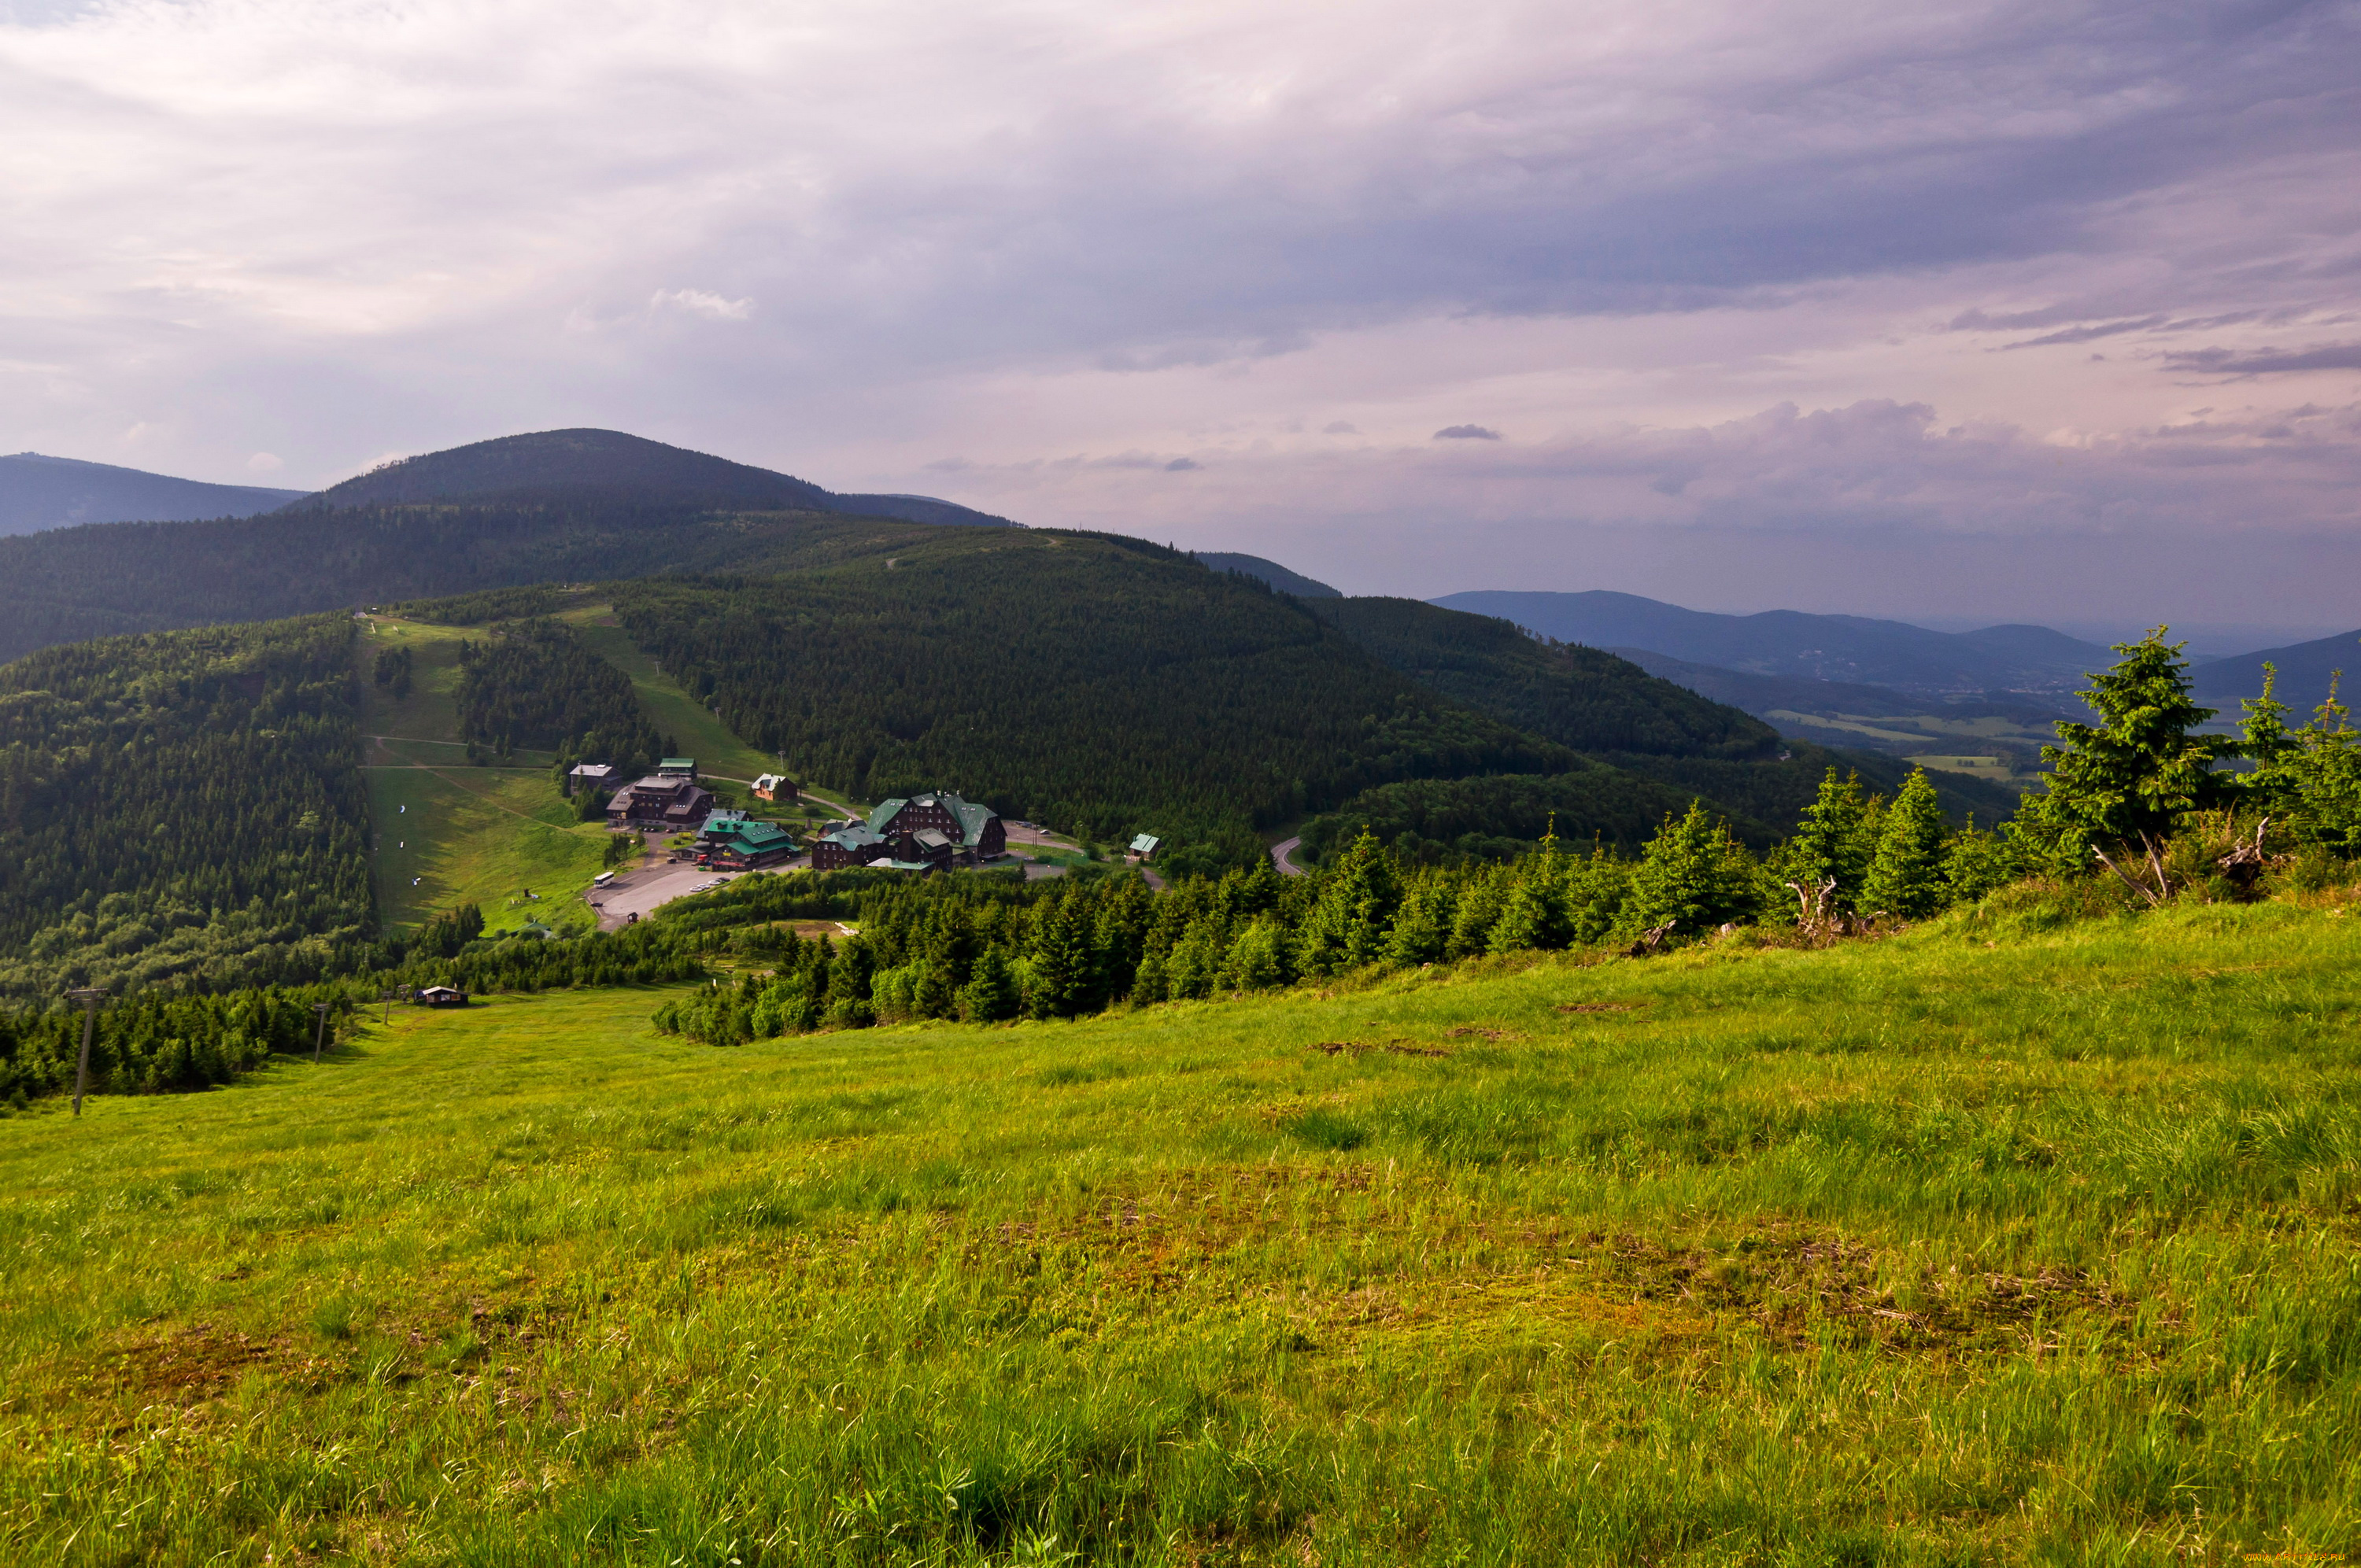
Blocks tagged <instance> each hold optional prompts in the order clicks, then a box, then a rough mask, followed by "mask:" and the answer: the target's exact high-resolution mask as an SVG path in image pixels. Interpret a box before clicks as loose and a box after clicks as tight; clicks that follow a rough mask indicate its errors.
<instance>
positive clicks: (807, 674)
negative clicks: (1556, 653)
mask: <svg viewBox="0 0 2361 1568" xmlns="http://www.w3.org/2000/svg"><path fill="white" fill-rule="evenodd" d="M614 595H615V597H614V603H615V608H616V610H617V612H618V613H619V614H620V616H621V618H622V620H623V624H624V625H625V626H626V627H627V628H628V629H629V630H631V634H632V635H633V636H634V637H635V638H636V639H637V640H638V641H639V642H640V643H641V644H642V646H643V647H645V648H647V649H648V651H649V652H651V653H653V654H654V655H655V656H656V657H657V658H659V659H660V660H661V661H662V662H663V663H664V669H665V670H666V671H667V672H668V673H669V674H672V675H674V676H675V678H677V679H679V680H680V681H681V682H682V683H683V684H684V685H687V686H688V687H689V689H690V690H691V691H692V692H694V693H695V694H696V695H697V696H700V697H705V698H708V699H709V700H711V701H712V702H713V703H715V704H716V705H717V706H718V707H719V710H720V712H721V715H722V718H724V720H725V721H726V722H727V723H728V724H729V725H730V728H731V729H734V730H736V731H737V733H738V734H740V735H741V736H742V737H744V739H745V740H747V741H748V742H749V743H750V744H752V745H753V746H755V747H758V748H760V749H762V750H764V751H774V752H783V753H785V755H786V756H787V758H788V759H789V760H790V763H791V765H792V766H794V767H796V768H798V769H801V770H803V771H804V772H806V773H808V774H809V775H810V776H811V777H812V778H813V779H815V780H816V781H817V782H818V783H821V784H828V785H830V786H832V787H835V788H839V789H843V790H846V791H849V792H851V793H852V794H855V795H864V796H868V797H877V796H883V795H894V794H899V793H904V792H907V791H912V790H917V789H921V788H926V787H929V786H938V785H939V786H940V787H943V788H947V789H957V790H961V791H963V792H965V793H967V794H969V795H972V796H973V797H975V798H979V799H983V800H985V801H988V802H990V803H991V804H992V805H993V806H994V807H996V808H997V809H999V810H1001V811H1002V812H1004V813H1006V814H1008V815H1011V816H1015V817H1027V818H1034V819H1041V820H1048V821H1052V822H1056V823H1059V824H1060V825H1061V826H1070V827H1072V828H1078V829H1080V830H1082V831H1083V832H1085V833H1087V834H1089V835H1091V836H1093V837H1098V838H1104V839H1114V838H1119V837H1122V836H1126V835H1128V834H1130V833H1134V832H1141V831H1145V832H1151V833H1157V834H1159V835H1162V836H1165V837H1169V838H1172V839H1175V840H1176V844H1175V852H1176V856H1177V860H1178V864H1179V865H1180V866H1185V865H1187V864H1188V863H1189V856H1190V855H1191V853H1192V852H1194V853H1202V855H1203V856H1204V857H1206V858H1207V863H1208V864H1218V863H1224V862H1226V861H1238V860H1245V859H1252V858H1255V857H1257V856H1258V855H1259V853H1260V845H1259V843H1258V841H1257V839H1255V837H1254V832H1253V830H1254V828H1257V827H1258V826H1261V825H1265V824H1268V823H1271V822H1276V821H1279V820H1281V819H1284V818H1286V817H1291V816H1293V815H1295V814H1297V813H1299V812H1301V811H1303V810H1306V809H1318V808H1320V807H1323V806H1329V805H1333V804H1335V803H1337V802H1340V801H1342V800H1345V799H1346V798H1348V797H1349V796H1351V795H1354V794H1355V793H1356V792H1357V791H1359V790H1361V789H1364V788H1367V787H1368V786H1369V785H1372V784H1383V783H1388V782H1390V781H1393V780H1398V779H1412V778H1455V777H1464V776H1468V775H1473V774H1484V773H1557V772H1563V771H1565V769H1568V768H1571V767H1575V766H1577V765H1578V764H1577V762H1576V758H1575V757H1574V756H1573V754H1572V753H1571V752H1570V751H1567V750H1565V748H1563V747H1560V746H1556V745H1554V744H1551V743H1550V742H1547V741H1544V740H1538V739H1536V738H1534V737H1532V736H1531V735H1528V734H1526V733H1524V732H1523V731H1521V730H1520V729H1516V728H1514V727H1512V726H1510V725H1509V724H1506V723H1503V722H1501V721H1500V720H1499V719H1497V718H1489V717H1487V716H1485V715H1482V714H1478V713H1476V712H1474V711H1472V710H1470V709H1468V708H1466V707H1462V706H1460V705H1458V704H1456V703H1454V702H1451V701H1448V700H1446V699H1444V698H1443V697H1440V696H1435V695H1434V694H1433V693H1431V692H1428V691H1426V690H1424V689H1423V688H1422V687H1420V686H1418V685H1415V684H1414V683H1412V682H1411V681H1409V680H1407V679H1405V678H1403V677H1402V676H1400V675H1399V674H1395V673H1394V672H1392V671H1390V670H1388V669H1387V668H1385V667H1384V666H1383V665H1382V664H1380V663H1378V662H1377V661H1376V660H1375V659H1373V658H1371V657H1369V656H1368V654H1367V653H1366V652H1363V651H1362V650H1361V649H1360V648H1358V647H1357V646H1356V645H1355V644H1354V643H1353V642H1352V641H1350V640H1348V639H1346V638H1345V637H1343V636H1342V635H1340V634H1338V633H1337V632H1336V631H1335V630H1333V629H1331V628H1329V627H1328V626H1327V625H1325V624H1324V623H1323V622H1322V621H1321V620H1319V619H1318V618H1317V617H1315V616H1313V615H1312V614H1311V613H1310V612H1309V611H1308V610H1306V609H1304V608H1303V607H1302V606H1301V604H1300V603H1298V602H1297V601H1294V600H1292V599H1289V598H1282V597H1280V596H1278V595H1274V594H1272V593H1271V592H1269V591H1268V589H1266V588H1264V587H1262V586H1261V585H1260V584H1258V583H1255V582H1253V581H1250V580H1246V579H1242V578H1240V577H1236V576H1228V575H1224V574H1217V573H1212V572H1208V571H1206V570H1204V569H1203V568H1202V567H1200V566H1197V565H1193V564H1192V563H1191V562H1189V561H1188V560H1187V559H1186V558H1185V557H1184V556H1181V555H1179V554H1175V553H1174V552H1171V551H1169V550H1166V549H1164V548H1163V547H1161V546H1159V545H1152V544H1147V543H1142V542H1139V541H1137V540H1124V539H1115V538H1109V537H1101V536H1093V535H1084V534H1071V533H1057V532H1049V531H1041V530H1034V531H1026V532H1016V531H1011V532H983V531H981V530H970V531H961V532H955V533H954V532H946V533H943V534H939V535H937V536H936V537H935V538H933V539H931V540H929V541H928V542H927V543H924V544H921V545H918V546H917V547H915V548H913V549H912V550H910V551H908V552H906V553H898V554H896V555H895V557H893V558H891V559H877V558H874V557H872V558H869V559H866V560H862V561H857V562H851V563H848V564H846V565H842V566H840V567H836V568H833V569H830V570H827V571H821V572H814V573H804V574H798V575H796V576H792V577H786V578H781V579H775V580H767V581H766V580H759V579H751V578H743V577H739V578H728V579H719V580H708V581H694V582H692V581H679V580H661V581H651V582H641V583H630V584H619V585H616V586H615V589H614Z"/></svg>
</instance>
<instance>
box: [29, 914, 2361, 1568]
mask: <svg viewBox="0 0 2361 1568" xmlns="http://www.w3.org/2000/svg"><path fill="white" fill-rule="evenodd" d="M2356 927H2361V918H2348V917H2346V916H2345V914H2344V913H2343V910H2342V908H2341V907H2331V906H2316V907H2310V908H2299V907H2296V906H2294V905H2290V904H2288V903H2283V902H2280V903H2268V904H2262V905H2250V906H2244V907H2227V906H2216V907H2191V908H2173V909H2168V910H2167V911H2165V912H2163V913H2161V914H2157V915H2152V916H2145V917H2142V918H2139V919H2136V920H2135V919H2131V918H2128V917H2126V918H2122V919H2103V920H2096V921H2092V922H2088V923H2085V924H2081V925H2075V926H2070V927H2063V928H2059V929H2052V930H2048V931H2040V930H2027V929H2025V928H2023V927H2013V928H2009V929H2005V930H2004V929H2001V928H1998V927H1993V926H1989V925H1987V924H1979V923H1978V921H1977V920H1976V919H1975V918H1973V917H1953V918H1952V919H1949V920H1947V921H1944V922H1939V923H1937V924H1935V925H1933V926H1930V927H1921V928H1919V929H1918V930H1916V931H1914V932H1912V933H1910V934H1908V935H1905V936H1903V937H1899V938H1892V939H1888V940H1884V941H1879V942H1861V943H1854V944H1850V945H1847V946H1843V947H1839V948H1833V949H1828V950H1822V951H1799V950H1792V949H1782V948H1763V947H1755V946H1750V945H1744V944H1745V939H1744V938H1741V941H1740V942H1737V943H1730V944H1725V945H1723V946H1720V947H1718V948H1708V949H1705V950H1701V951H1694V952H1690V953H1686V954H1683V955H1678V956H1675V957H1670V958H1663V959H1650V960H1641V961H1634V960H1629V959H1604V960H1602V959H1598V957H1597V955H1587V956H1586V955H1567V954H1561V955H1551V956H1547V957H1542V956H1531V957H1528V958H1527V959H1521V960H1515V961H1511V960H1505V959H1499V960H1489V961H1487V962H1482V963H1477V964H1472V965H1466V966H1461V967H1459V968H1456V969H1444V968H1436V969H1434V970H1427V971H1424V972H1422V973H1416V974H1411V975H1404V976H1397V977H1395V978H1393V979H1391V980H1389V981H1386V982H1384V983H1382V984H1379V985H1377V986H1374V987H1371V988H1368V989H1359V990H1355V989H1351V988H1343V989H1338V990H1335V991H1334V992H1329V993H1325V994H1323V993H1318V992H1310V991H1300V992H1290V993H1282V994H1277V995H1267V996H1263V997H1259V998H1254V999H1248V1000H1244V1001H1233V1002H1213V1003H1183V1004H1174V1005H1168V1006H1161V1007H1156V1008H1150V1009H1144V1010H1139V1011H1136V1012H1131V1013H1127V1014H1111V1015H1108V1016H1105V1017H1102V1018H1097V1019H1093V1020H1088V1021H1083V1022H1078V1023H1070V1024H1027V1025H1013V1026H1003V1027H996V1028H986V1027H974V1026H967V1025H929V1026H925V1027H915V1028H901V1029H873V1030H863V1031H859V1032H853V1033H846V1034H836V1035H824V1036H807V1037H804V1038H792V1039H780V1040H774V1041H765V1042H762V1043H760V1044H757V1045H754V1046H750V1047H742V1048H739V1049H734V1050H717V1049H711V1048H707V1047H697V1046H692V1045H687V1044H684V1043H683V1042H681V1041H679V1040H677V1039H674V1038H667V1037H663V1036H657V1035H655V1034H653V1033H652V1032H651V1030H650V1027H649V1024H648V1018H649V1014H651V1012H652V1011H653V1009H654V1007H655V1006H656V1005H657V1004H658V1003H659V1002H661V1001H662V1000H663V998H664V993H663V992H644V991H640V992H634V991H609V992H579V993H574V992H553V993H547V994H543V995H538V996H500V997H495V998H492V999H490V1000H489V1002H488V1003H485V1004H482V1005H478V1006H476V1007H472V1008H470V1009H468V1010H467V1011H466V1012H464V1013H442V1014H431V1013H421V1012H413V1011H409V1010H405V1009H401V1008H396V1009H394V1011H393V1016H392V1021H391V1023H390V1025H384V1024H381V1023H379V1022H378V1021H377V1015H375V1014H372V1017H371V1019H370V1021H369V1022H368V1023H367V1024H365V1025H360V1026H358V1027H357V1028H356V1029H355V1030H354V1031H353V1032H352V1034H351V1036H350V1037H349V1038H348V1039H346V1041H345V1042H344V1043H343V1044H341V1045H340V1046H339V1047H336V1048H335V1050H334V1051H333V1052H332V1053H331V1055H330V1058H329V1059H328V1060H327V1061H326V1062H325V1063H324V1064H323V1065H320V1066H317V1067H315V1066H313V1064H312V1063H310V1062H309V1061H308V1060H288V1061H282V1062H280V1064H278V1065H276V1066H274V1067H272V1068H270V1069H267V1070H266V1071H264V1072H262V1073H260V1074H258V1075H257V1076H256V1077H254V1078H252V1079H249V1080H245V1081H242V1082H240V1083H239V1084H237V1085H236V1086H234V1087H231V1088H228V1089H225V1090H220V1091H214V1092H210V1093H205V1094H197V1095H185V1096H158V1097H142V1098H100V1099H96V1100H93V1102H90V1104H89V1106H88V1108H87V1111H86V1113H85V1114H84V1116H83V1117H82V1119H81V1120H80V1121H79V1122H76V1121H73V1120H71V1119H70V1118H69V1117H68V1116H66V1115H65V1114H64V1113H62V1110H61V1109H58V1108H51V1107H44V1108H42V1109H40V1110H38V1111H36V1112H33V1113H18V1114H16V1115H14V1116H10V1117H7V1118H5V1119H0V1238H5V1245H0V1271H5V1272H0V1354H5V1358H6V1362H7V1365H8V1366H9V1367H10V1369H11V1370H10V1373H9V1376H8V1380H7V1385H6V1388H5V1400H0V1558H5V1560H6V1561H9V1562H23V1563H36V1562H38V1563H76V1564H80V1563H90V1564H100V1563H105V1564H115V1563H165V1564H183V1563H185V1564H198V1563H255V1564H259V1563H318V1562H357V1563H413V1562H415V1563H467V1564H527V1563H647V1564H675V1563H681V1564H711V1565H713V1568H730V1565H731V1564H739V1565H747V1564H756V1563H844V1564H851V1563H878V1564H885V1563H1082V1562H1088V1563H1098V1562H1132V1563H1173V1564H1186V1563H1287V1564H1295V1565H1301V1564H1336V1563H1698V1564H1703V1563H1717V1564H1719V1563H1763V1564H1773V1563H1852V1564H1866V1563H1897V1564H1949V1563H2060V1564H2063V1563H2126V1564H2136V1563H2155V1564H2163V1563H2187V1562H2191V1561H2200V1562H2221V1563H2230V1562H2239V1561H2245V1560H2248V1559H2249V1557H2250V1555H2251V1554H2257V1553H2269V1554H2281V1555H2279V1560H2281V1561H2299V1560H2312V1561H2323V1560H2332V1559H2341V1558H2342V1557H2343V1556H2344V1554H2345V1553H2346V1552H2349V1551H2350V1550H2352V1549H2353V1548H2355V1547H2356V1546H2361V1503H2356V1498H2361V1438H2356V1433H2361V1163H2356V1156H2361V1099H2356V1094H2357V1093H2361V1051H2357V1050H2356V1019H2361V1014H2356V1008H2361V968H2356V962H2355V960H2356V958H2361V930H2357V929H2356ZM1993 944H1997V945H1993Z"/></svg>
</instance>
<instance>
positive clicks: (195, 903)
mask: <svg viewBox="0 0 2361 1568" xmlns="http://www.w3.org/2000/svg"><path fill="white" fill-rule="evenodd" d="M351 645H352V625H351V622H350V620H348V619H347V618H346V617H344V616H316V617H312V618H309V619H305V620H287V621H278V622H270V623H265V624H261V625H252V626H241V627H235V628H225V629H221V630H203V631H183V632H173V633H165V634H155V635H147V636H138V637H124V638H110V639H105V640H102V641H94V642H82V643H76V644H73V645H71V646H68V647H63V648H56V649H50V650H49V651H46V652H41V653H38V654H35V655H33V656H31V657H29V658H26V659H21V660H19V661H17V662H16V663H12V664H8V665H5V666H0V998H24V997H44V996H47V995H49V994H53V993H54V992H56V991H58V990H60V989H61V988H62V987H64V986H67V985H74V984H96V985H105V986H110V987H115V988H123V987H128V986H137V985H143V984H150V983H154V982H156V981H164V980H173V981H181V982H183V983H192V984H203V985H213V986H218V985H225V984H233V983H236V982H238V981H241V980H245V979H249V978H276V977H277V976H278V974H279V973H280V969H279V968H278V967H276V966H280V965H284V964H287V963H294V964H297V965H298V966H299V967H300V966H302V965H304V964H314V965H315V964H316V961H317V960H318V959H319V958H320V956H321V955H322V954H323V953H324V951H325V950H326V949H327V948H330V947H332V946H334V945H335V944H338V943H351V942H356V941H360V940H365V939H366V938H367V937H368V933H369V931H370V929H371V914H370V902H369V881H368V815H367V797H366V795H365V794H364V792H363V789H362V785H361V778H360V773H359V772H358V767H359V762H360V754H359V723H358V713H359V705H358V698H359V692H358V684H357V678H356V676H355V674H354V672H353V668H352V654H351ZM306 950H308V951H306Z"/></svg>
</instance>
